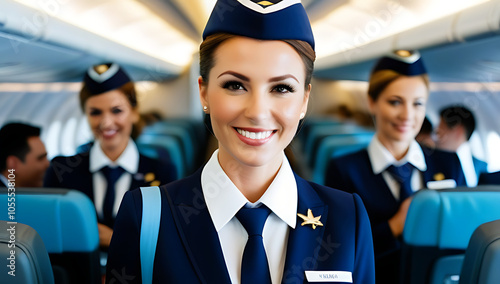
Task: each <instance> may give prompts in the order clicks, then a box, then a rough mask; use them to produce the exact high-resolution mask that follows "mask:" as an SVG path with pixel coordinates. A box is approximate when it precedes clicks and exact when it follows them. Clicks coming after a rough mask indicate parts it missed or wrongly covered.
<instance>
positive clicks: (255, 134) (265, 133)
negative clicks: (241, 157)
mask: <svg viewBox="0 0 500 284" xmlns="http://www.w3.org/2000/svg"><path fill="white" fill-rule="evenodd" d="M236 130H237V131H238V133H239V134H241V135H243V136H245V137H246V138H250V139H254V140H260V139H265V138H267V137H269V136H271V134H272V133H273V132H272V131H262V132H250V131H246V130H242V129H239V128H236Z"/></svg>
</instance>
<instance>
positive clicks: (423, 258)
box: [401, 186, 500, 284]
mask: <svg viewBox="0 0 500 284" xmlns="http://www.w3.org/2000/svg"><path fill="white" fill-rule="evenodd" d="M499 204H500V187H498V186H480V187H477V188H456V189H448V190H440V191H435V190H421V191H420V192H418V193H417V194H416V195H415V196H414V197H413V200H412V203H411V205H410V208H409V210H408V214H407V216H406V222H405V227H404V231H403V243H402V261H401V264H402V267H401V283H405V284H406V283H408V284H417V283H419V284H421V283H446V282H448V283H453V281H451V280H452V279H458V277H457V276H458V275H460V270H461V266H462V261H463V254H464V252H465V249H466V248H467V245H468V243H469V239H470V237H471V235H472V233H473V231H474V230H475V229H476V228H477V227H478V226H479V225H481V224H483V223H485V222H489V221H492V220H496V219H500V210H499ZM456 255H459V257H452V256H456ZM438 275H442V276H443V277H444V278H445V279H442V278H441V279H438V278H439V277H437V276H438Z"/></svg>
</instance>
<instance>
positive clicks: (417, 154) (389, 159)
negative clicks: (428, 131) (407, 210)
mask: <svg viewBox="0 0 500 284" xmlns="http://www.w3.org/2000/svg"><path fill="white" fill-rule="evenodd" d="M367 150H368V157H369V158H370V163H371V165H372V169H373V174H375V175H378V174H379V173H382V177H383V178H384V180H385V182H386V183H387V186H388V187H389V189H390V190H391V192H392V195H393V196H394V198H395V199H396V200H399V190H400V184H399V182H398V181H397V180H395V179H394V178H393V177H392V175H391V174H390V173H389V172H387V171H386V169H387V168H388V167H389V166H390V165H395V166H401V165H404V164H406V162H408V163H410V164H412V165H413V166H414V167H415V168H414V169H413V172H412V175H411V188H412V191H413V192H415V191H418V190H419V189H422V188H423V185H424V182H423V178H422V173H421V172H425V171H426V170H427V164H426V163H425V157H424V153H423V152H422V148H421V147H420V145H419V144H418V143H417V141H415V140H413V141H412V142H411V144H410V148H409V149H408V153H406V155H405V156H404V157H403V159H401V160H399V161H396V159H395V158H394V156H393V155H392V154H391V153H390V152H389V150H387V148H385V147H384V145H382V143H381V142H380V140H378V138H377V135H375V136H374V137H373V139H372V141H371V142H370V144H369V145H368V149H367Z"/></svg>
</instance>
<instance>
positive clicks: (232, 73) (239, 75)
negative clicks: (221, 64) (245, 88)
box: [217, 71, 299, 83]
mask: <svg viewBox="0 0 500 284" xmlns="http://www.w3.org/2000/svg"><path fill="white" fill-rule="evenodd" d="M226 74H229V75H233V76H234V77H236V78H238V79H240V80H243V81H245V82H248V81H250V79H248V77H247V76H245V75H242V74H240V73H237V72H234V71H226V72H223V73H222V74H220V75H219V77H221V76H222V75H226ZM219 77H217V78H219ZM288 78H292V79H294V80H295V81H297V83H299V80H297V78H295V76H293V75H292V74H286V75H283V76H278V77H273V78H271V79H269V82H278V81H283V80H285V79H288Z"/></svg>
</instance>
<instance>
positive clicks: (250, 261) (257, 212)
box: [236, 205, 271, 284]
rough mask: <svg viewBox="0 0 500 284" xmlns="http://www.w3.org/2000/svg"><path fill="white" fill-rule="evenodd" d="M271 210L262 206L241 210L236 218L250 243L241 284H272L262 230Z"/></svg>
mask: <svg viewBox="0 0 500 284" xmlns="http://www.w3.org/2000/svg"><path fill="white" fill-rule="evenodd" d="M270 212H271V210H269V208H267V207H266V206H264V205H262V206H261V207H259V208H241V209H240V211H239V212H238V213H237V214H236V218H238V220H239V221H240V223H241V225H243V227H244V228H245V230H246V231H247V233H248V241H247V244H246V245H245V250H244V251H243V259H242V262H241V284H253V283H259V284H265V283H269V284H271V274H270V272H269V265H268V262H267V256H266V251H265V249H264V242H263V239H262V230H263V229H264V224H265V223H266V219H267V216H269V213H270Z"/></svg>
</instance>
